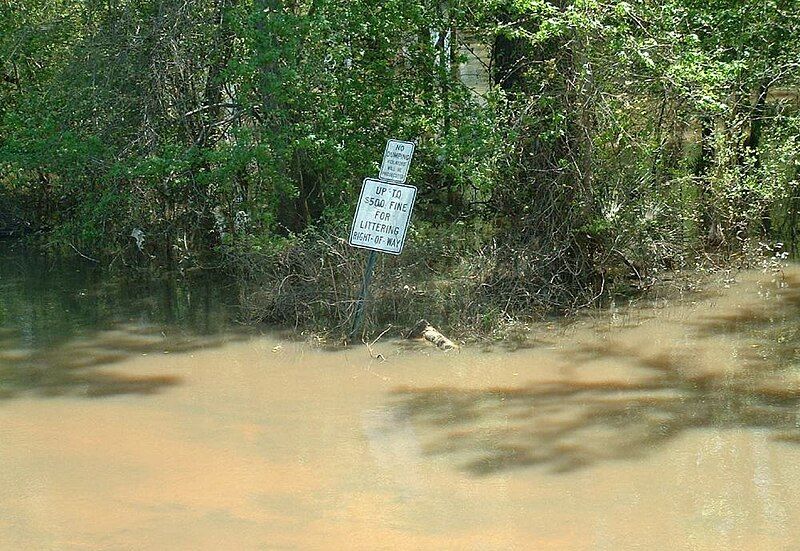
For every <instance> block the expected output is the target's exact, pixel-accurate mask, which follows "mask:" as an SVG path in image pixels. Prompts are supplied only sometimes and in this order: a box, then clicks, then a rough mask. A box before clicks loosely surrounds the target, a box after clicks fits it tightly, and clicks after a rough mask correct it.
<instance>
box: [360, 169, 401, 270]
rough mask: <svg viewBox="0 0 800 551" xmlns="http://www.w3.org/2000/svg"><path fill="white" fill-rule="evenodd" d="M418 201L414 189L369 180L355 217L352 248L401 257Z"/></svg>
mask: <svg viewBox="0 0 800 551" xmlns="http://www.w3.org/2000/svg"><path fill="white" fill-rule="evenodd" d="M416 198H417V188H415V187H414V186H407V185H403V184H390V183H387V182H381V181H380V180H375V179H373V178H366V179H365V180H364V185H363V186H362V187H361V196H360V197H359V198H358V206H357V207H356V214H355V216H354V217H353V228H352V230H351V231H350V245H352V246H353V247H359V248H361V249H369V250H372V251H379V252H383V253H389V254H400V253H401V252H402V251H403V244H404V243H405V240H406V231H407V230H408V224H409V222H410V221H411V212H412V211H413V210H414V200H415V199H416Z"/></svg>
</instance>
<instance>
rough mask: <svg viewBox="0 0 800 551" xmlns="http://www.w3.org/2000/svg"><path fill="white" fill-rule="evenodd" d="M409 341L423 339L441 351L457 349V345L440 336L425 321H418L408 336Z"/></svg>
mask: <svg viewBox="0 0 800 551" xmlns="http://www.w3.org/2000/svg"><path fill="white" fill-rule="evenodd" d="M407 338H409V339H425V340H426V341H428V342H430V343H433V344H435V345H436V346H437V347H438V348H440V349H441V350H453V349H455V348H458V345H456V343H454V342H453V341H451V340H450V339H448V338H447V337H445V336H444V335H442V334H441V333H440V332H439V331H437V330H436V328H435V327H434V326H433V325H431V324H430V323H428V321H427V320H424V319H422V320H419V321H418V322H417V324H416V325H415V326H414V328H413V329H412V330H411V332H410V333H409V334H408V337H407Z"/></svg>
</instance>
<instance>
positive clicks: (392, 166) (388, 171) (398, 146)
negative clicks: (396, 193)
mask: <svg viewBox="0 0 800 551" xmlns="http://www.w3.org/2000/svg"><path fill="white" fill-rule="evenodd" d="M414 147H415V146H414V142H404V141H402V140H389V141H387V142H386V149H385V150H384V152H383V162H382V163H381V171H380V173H379V174H378V178H380V179H381V180H383V181H385V182H392V183H395V184H405V183H406V178H408V169H409V167H410V166H411V159H412V157H414Z"/></svg>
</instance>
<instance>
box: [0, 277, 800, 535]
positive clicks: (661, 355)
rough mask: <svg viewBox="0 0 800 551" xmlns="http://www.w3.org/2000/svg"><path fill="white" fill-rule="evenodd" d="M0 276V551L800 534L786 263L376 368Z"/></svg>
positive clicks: (358, 355)
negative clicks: (488, 343)
mask: <svg viewBox="0 0 800 551" xmlns="http://www.w3.org/2000/svg"><path fill="white" fill-rule="evenodd" d="M40 268H41V267H40ZM41 272H42V270H41V269H34V270H33V273H34V274H41ZM0 275H2V276H4V277H5V280H4V281H0V296H4V297H5V298H0V308H2V309H1V310H0V315H2V317H0V345H2V346H1V347H0V548H2V549H52V550H83V549H103V550H130V549H170V550H172V549H179V550H182V549H187V550H194V549H210V550H212V549H213V550H217V549H237V550H239V549H269V550H272V549H276V550H277V549H302V550H305V549H310V550H314V549H333V550H337V549H343V550H350V549H365V550H372V549H392V550H394V549H409V550H418V549H431V550H446V549H454V550H460V549H465V550H466V549H470V550H471V549H479V550H509V549H524V550H528V549H531V550H556V549H557V550H620V549H642V550H645V549H646V550H660V549H681V550H682V549H687V550H689V549H691V550H705V549H708V550H725V549H729V550H750V549H765V550H780V549H786V550H789V549H798V548H800V499H798V494H799V493H800V268H797V267H788V268H786V269H785V270H784V271H783V272H782V273H780V274H773V273H762V272H747V273H741V274H738V275H737V276H736V277H735V281H732V282H730V285H729V286H728V287H727V288H725V287H723V286H719V287H713V288H712V289H710V290H709V291H708V292H705V293H703V294H702V295H700V294H698V295H693V296H692V295H687V296H684V297H683V298H680V299H674V300H669V301H665V300H662V301H659V300H655V301H653V302H650V303H648V304H647V305H643V306H639V307H637V308H614V309H611V310H604V311H602V312H594V313H591V314H589V315H587V316H585V317H583V318H581V319H580V320H578V321H576V322H574V323H571V324H569V325H542V326H540V327H537V328H535V330H534V332H533V333H532V335H531V338H530V339H529V340H528V341H527V342H526V343H524V345H523V346H519V347H508V346H502V345H497V346H494V347H493V348H486V347H478V346H475V347H465V348H463V349H462V350H461V351H460V352H458V353H447V354H445V353H441V352H439V351H438V350H435V349H431V348H427V347H423V346H408V345H407V344H406V343H403V342H401V341H392V340H387V341H382V342H379V343H378V344H377V345H376V350H375V352H379V353H381V354H382V355H383V356H384V357H385V359H386V361H380V360H377V359H373V358H372V357H370V355H369V353H368V352H367V350H366V349H365V348H364V347H352V348H350V349H347V350H337V351H329V350H323V349H320V348H318V347H315V346H313V345H311V344H307V343H298V342H291V341H288V340H285V339H281V338H279V337H278V336H277V335H275V334H271V333H266V334H262V333H260V332H253V331H240V330H238V329H236V327H235V325H232V324H228V323H226V322H223V321H219V320H220V319H223V318H224V316H223V315H222V314H220V313H219V312H216V313H215V311H214V310H213V308H212V309H210V310H209V309H208V308H205V309H204V308H200V309H199V310H198V309H197V307H196V306H191V305H189V306H186V304H190V303H191V304H195V305H196V303H197V302H198V301H199V302H200V303H201V304H203V303H204V304H205V305H206V306H208V304H209V302H208V301H205V302H204V301H203V300H201V299H198V298H196V297H197V296H198V295H197V292H195V298H187V296H189V295H187V294H186V293H184V294H183V295H181V293H180V292H179V293H177V295H176V293H174V292H172V294H170V293H166V294H162V296H167V295H169V296H171V297H172V298H170V299H169V300H168V301H166V302H167V303H168V304H170V305H172V306H174V305H175V304H178V305H180V304H185V307H184V308H183V310H182V312H183V313H182V314H180V315H178V316H176V317H172V318H170V316H167V317H164V315H163V312H162V313H161V314H158V313H154V312H156V311H157V310H158V309H153V308H149V309H148V307H145V306H146V305H145V306H142V305H141V304H139V305H138V306H136V307H134V306H131V304H130V303H127V304H128V306H127V307H126V308H127V309H126V308H123V307H122V306H120V305H119V303H115V302H114V301H110V302H109V301H107V300H106V301H105V302H104V300H103V299H102V297H100V296H98V295H97V292H96V290H93V289H95V286H96V285H97V284H98V283H97V281H94V282H93V283H92V284H91V285H88V286H86V287H84V286H82V285H83V284H82V283H81V282H86V281H87V280H86V278H87V274H86V273H83V272H80V270H79V271H78V273H77V275H75V277H71V278H69V281H70V283H68V284H65V285H64V287H63V289H62V290H61V291H58V290H56V291H54V290H53V282H52V280H48V279H47V278H45V280H44V282H42V281H40V282H39V283H36V284H30V285H28V284H27V283H25V281H27V279H26V278H29V277H31V275H30V274H29V273H28V272H27V271H26V270H25V269H23V268H19V269H18V270H16V271H14V270H11V271H9V270H7V271H5V272H2V273H0ZM62 275H63V274H62ZM90 279H91V278H90ZM42 283H44V284H45V285H42ZM173 291H174V289H173ZM26 293H27V295H26ZM80 293H84V295H80ZM109 293H110V291H109ZM148 293H151V294H156V295H157V294H158V293H156V292H155V291H153V289H152V288H149V290H148ZM107 294H108V293H107ZM143 294H147V293H142V292H131V291H130V290H128V291H126V292H125V293H124V295H125V296H127V297H129V299H131V300H132V299H133V298H136V297H140V296H142V295H143ZM26 296H28V298H27V299H26V298H25V297H26ZM148 296H149V295H148ZM176 296H177V298H176ZM181 296H182V297H183V298H180V297H181ZM199 296H200V297H201V298H202V296H204V295H202V293H200V295H199ZM64 297H66V298H64ZM70 297H71V298H70ZM84 298H86V299H87V300H91V301H92V303H93V304H94V305H95V306H85V307H84V306H81V304H82V303H81V301H82V300H83V299H84ZM70 300H72V301H74V304H73V303H72V302H70ZM98 304H100V305H101V306H96V305H98ZM103 304H106V305H107V306H106V307H103V306H102V305H103ZM148 304H149V303H148ZM111 306H113V307H114V308H111ZM81 308H83V309H81ZM95 308H100V310H101V311H99V312H98V311H96V310H95ZM103 308H110V309H112V310H114V311H115V312H118V311H120V310H123V311H124V312H123V313H124V315H112V314H109V313H108V312H107V311H105V310H103ZM137 308H138V309H137ZM179 310H180V308H179ZM75 312H78V313H77V314H76V313H75ZM87 312H88V313H87ZM48 316H49V317H51V318H54V319H56V320H58V321H57V323H56V322H54V324H48V323H44V322H43V321H42V319H43V318H47V317H48ZM214 320H216V321H214ZM512 348H513V349H512Z"/></svg>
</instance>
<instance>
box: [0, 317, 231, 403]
mask: <svg viewBox="0 0 800 551" xmlns="http://www.w3.org/2000/svg"><path fill="white" fill-rule="evenodd" d="M241 338H244V336H231V335H225V336H223V335H218V336H214V337H212V336H202V337H201V336H194V337H171V338H167V337H166V336H165V335H164V334H163V333H161V332H158V331H154V330H151V329H150V330H148V329H132V328H125V327H118V328H117V329H114V330H107V331H99V332H92V333H91V334H90V335H87V336H83V337H75V338H72V339H68V340H59V341H57V342H54V343H52V344H51V345H48V346H41V347H37V348H34V349H25V348H18V346H19V344H20V339H19V338H18V335H16V332H15V331H11V330H6V331H3V332H0V399H10V398H17V397H21V396H39V397H57V396H78V397H86V398H102V397H107V396H115V395H121V394H141V395H147V394H154V393H156V392H159V391H161V390H163V389H166V388H168V387H172V386H175V385H178V384H180V382H181V378H180V377H177V376H174V375H136V374H127V373H120V372H118V371H117V372H114V371H110V370H109V369H108V368H109V367H112V366H113V365H114V364H118V363H120V362H122V361H124V360H126V359H129V358H131V357H134V356H141V355H147V354H165V353H168V354H181V353H189V352H192V351H195V350H199V349H203V348H209V347H216V346H220V345H222V344H224V343H226V342H231V340H236V339H241Z"/></svg>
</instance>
